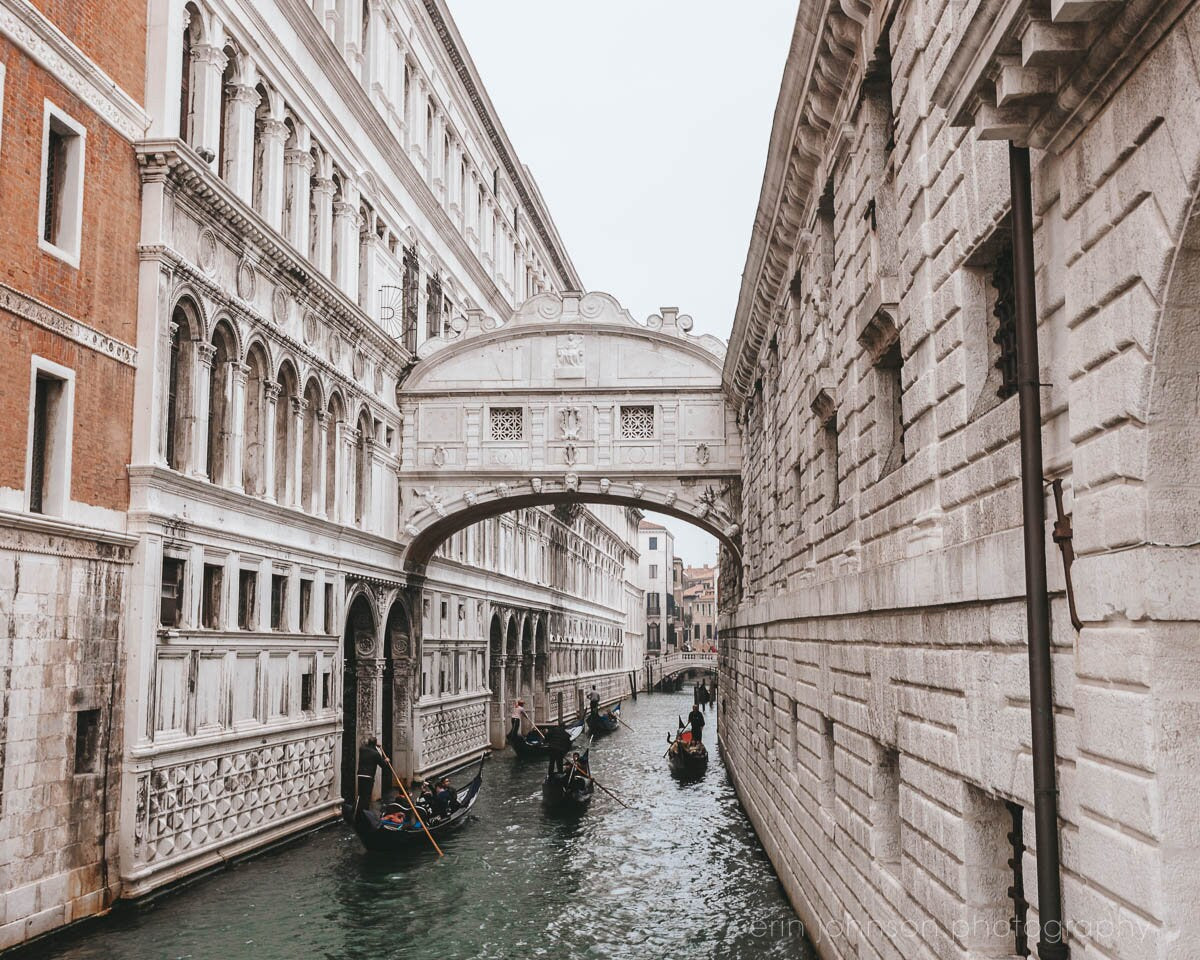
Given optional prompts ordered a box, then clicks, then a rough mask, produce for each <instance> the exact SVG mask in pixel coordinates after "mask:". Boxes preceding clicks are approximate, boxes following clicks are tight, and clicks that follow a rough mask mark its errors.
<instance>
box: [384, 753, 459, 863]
mask: <svg viewBox="0 0 1200 960" xmlns="http://www.w3.org/2000/svg"><path fill="white" fill-rule="evenodd" d="M379 755H380V756H381V757H383V762H384V763H386V764H387V765H388V769H389V770H391V771H392V779H393V780H395V781H396V786H398V787H399V788H400V792H401V793H403V794H404V799H405V800H406V801H408V808H409V809H410V810H411V811H412V812H413V815H414V816H415V817H416V818H417V823H419V824H420V825H421V829H422V830H424V831H425V836H427V837H428V838H429V842H430V843H432V844H433V849H434V850H436V851H437V855H438V856H439V857H444V856H445V854H444V853H442V848H441V847H439V846H438V845H437V841H436V840H434V839H433V834H432V833H430V832H429V828H428V827H427V826H425V821H424V820H422V819H421V811H420V810H418V809H417V805H416V803H414V802H413V798H412V797H410V796H409V795H408V791H407V790H406V789H405V788H404V781H403V780H401V779H400V778H399V777H398V776H396V768H395V767H393V766H392V761H391V760H389V759H388V755H387V754H386V753H384V752H383V751H382V750H380V751H379Z"/></svg>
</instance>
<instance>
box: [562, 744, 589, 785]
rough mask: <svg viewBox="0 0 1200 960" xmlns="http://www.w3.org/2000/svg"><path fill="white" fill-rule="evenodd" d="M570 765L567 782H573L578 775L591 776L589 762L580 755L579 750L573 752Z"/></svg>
mask: <svg viewBox="0 0 1200 960" xmlns="http://www.w3.org/2000/svg"><path fill="white" fill-rule="evenodd" d="M568 767H569V774H568V776H567V783H571V781H573V780H574V779H575V778H576V777H584V778H586V777H588V776H589V773H588V768H587V763H586V762H585V761H584V759H583V757H582V756H580V754H579V751H578V750H576V751H575V752H574V753H572V754H571V759H570V761H569V763H568Z"/></svg>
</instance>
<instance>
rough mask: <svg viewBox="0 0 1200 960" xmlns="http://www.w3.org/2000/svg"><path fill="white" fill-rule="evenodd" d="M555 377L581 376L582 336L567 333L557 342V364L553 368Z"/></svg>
mask: <svg viewBox="0 0 1200 960" xmlns="http://www.w3.org/2000/svg"><path fill="white" fill-rule="evenodd" d="M554 375H555V376H556V377H582V376H583V337H582V336H580V335H579V334H578V333H568V334H567V335H566V337H563V338H560V339H559V342H558V364H557V366H556V367H555V368H554Z"/></svg>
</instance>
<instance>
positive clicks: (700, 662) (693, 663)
mask: <svg viewBox="0 0 1200 960" xmlns="http://www.w3.org/2000/svg"><path fill="white" fill-rule="evenodd" d="M645 670H646V686H647V688H652V687H654V685H655V684H657V683H661V682H662V681H663V680H670V679H672V678H673V677H677V676H679V675H680V674H681V673H685V672H687V671H689V670H698V671H703V672H706V673H714V674H715V673H716V672H717V655H716V654H715V653H668V654H664V655H663V656H659V657H647V658H646V661H645Z"/></svg>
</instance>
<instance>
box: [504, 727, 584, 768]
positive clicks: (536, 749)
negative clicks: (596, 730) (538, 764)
mask: <svg viewBox="0 0 1200 960" xmlns="http://www.w3.org/2000/svg"><path fill="white" fill-rule="evenodd" d="M567 733H569V734H570V735H571V740H572V741H574V740H576V739H578V737H579V735H580V734H581V733H583V724H582V723H577V724H575V725H574V726H570V727H567ZM508 742H509V744H510V745H511V746H512V748H513V749H514V750H515V751H516V752H517V756H518V757H530V758H532V759H535V760H547V759H549V757H550V749H549V747H547V746H546V742H545V741H544V740H543V739H542V735H541V734H540V733H538V732H537V731H536V730H530V731H529V733H527V734H525V736H523V737H519V736H518V737H514V736H513V735H512V734H511V733H510V734H509V735H508Z"/></svg>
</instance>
